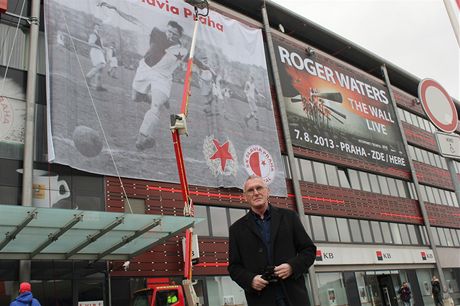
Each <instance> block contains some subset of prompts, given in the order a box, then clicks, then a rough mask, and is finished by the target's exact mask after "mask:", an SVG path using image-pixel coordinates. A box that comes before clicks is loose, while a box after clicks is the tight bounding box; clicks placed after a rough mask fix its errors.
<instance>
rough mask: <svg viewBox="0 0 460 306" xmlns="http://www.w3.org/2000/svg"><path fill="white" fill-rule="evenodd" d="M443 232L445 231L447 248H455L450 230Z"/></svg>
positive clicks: (446, 229)
mask: <svg viewBox="0 0 460 306" xmlns="http://www.w3.org/2000/svg"><path fill="white" fill-rule="evenodd" d="M443 230H444V234H445V236H446V240H447V246H454V241H453V240H452V234H451V233H450V229H448V228H443Z"/></svg>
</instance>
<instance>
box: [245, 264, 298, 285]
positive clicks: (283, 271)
mask: <svg viewBox="0 0 460 306" xmlns="http://www.w3.org/2000/svg"><path fill="white" fill-rule="evenodd" d="M291 274H292V267H291V265H289V264H287V263H284V264H281V265H279V266H276V267H275V275H276V276H277V277H279V278H281V279H286V278H288V277H289V276H291ZM253 282H254V281H253Z"/></svg>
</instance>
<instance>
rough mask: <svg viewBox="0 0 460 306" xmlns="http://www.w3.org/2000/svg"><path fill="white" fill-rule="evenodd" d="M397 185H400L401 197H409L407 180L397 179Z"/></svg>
mask: <svg viewBox="0 0 460 306" xmlns="http://www.w3.org/2000/svg"><path fill="white" fill-rule="evenodd" d="M396 187H398V194H399V196H400V197H401V198H407V189H406V188H407V187H406V182H404V181H401V180H396Z"/></svg>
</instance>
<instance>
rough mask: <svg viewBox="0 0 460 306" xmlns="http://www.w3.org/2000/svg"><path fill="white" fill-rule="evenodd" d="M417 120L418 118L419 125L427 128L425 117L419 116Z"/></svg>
mask: <svg viewBox="0 0 460 306" xmlns="http://www.w3.org/2000/svg"><path fill="white" fill-rule="evenodd" d="M417 120H418V126H419V127H420V128H421V129H425V122H423V118H421V117H419V116H417Z"/></svg>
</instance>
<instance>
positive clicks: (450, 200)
mask: <svg viewBox="0 0 460 306" xmlns="http://www.w3.org/2000/svg"><path fill="white" fill-rule="evenodd" d="M444 191H445V193H446V198H447V205H449V206H454V201H453V200H452V193H451V192H450V191H447V190H444Z"/></svg>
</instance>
